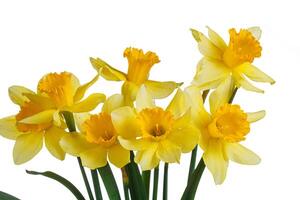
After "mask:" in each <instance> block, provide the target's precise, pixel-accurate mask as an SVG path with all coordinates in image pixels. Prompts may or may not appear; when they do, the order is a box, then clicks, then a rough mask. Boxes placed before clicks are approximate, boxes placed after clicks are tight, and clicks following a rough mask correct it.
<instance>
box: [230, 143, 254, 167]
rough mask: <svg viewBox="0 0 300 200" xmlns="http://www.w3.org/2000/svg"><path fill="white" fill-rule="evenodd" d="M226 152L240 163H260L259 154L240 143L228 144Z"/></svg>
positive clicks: (231, 158)
mask: <svg viewBox="0 0 300 200" xmlns="http://www.w3.org/2000/svg"><path fill="white" fill-rule="evenodd" d="M226 153H227V156H228V158H229V159H230V160H232V161H234V162H237V163H240V164H244V165H257V164H259V163H260V157H259V156H258V155H256V154H255V153H254V152H252V151H251V150H249V149H247V148H246V147H244V146H243V145H240V144H238V143H228V144H226Z"/></svg>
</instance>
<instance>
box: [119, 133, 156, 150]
mask: <svg viewBox="0 0 300 200" xmlns="http://www.w3.org/2000/svg"><path fill="white" fill-rule="evenodd" d="M118 140H119V142H120V144H121V145H122V146H123V147H124V148H125V149H128V150H133V151H140V150H144V149H147V148H148V147H149V146H151V144H152V142H150V141H149V140H145V139H124V138H123V137H121V136H119V137H118Z"/></svg>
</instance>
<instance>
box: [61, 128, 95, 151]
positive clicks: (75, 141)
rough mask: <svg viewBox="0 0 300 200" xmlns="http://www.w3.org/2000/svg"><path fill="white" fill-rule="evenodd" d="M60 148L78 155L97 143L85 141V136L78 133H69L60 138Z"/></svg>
mask: <svg viewBox="0 0 300 200" xmlns="http://www.w3.org/2000/svg"><path fill="white" fill-rule="evenodd" d="M59 144H60V146H61V148H62V149H63V150H64V151H65V152H67V153H68V154H71V155H73V156H79V154H80V153H81V152H84V151H87V150H89V149H92V148H95V147H96V146H97V145H95V144H92V143H89V142H87V140H86V139H85V136H84V135H82V134H78V133H70V134H67V135H65V136H64V137H62V138H61V140H60V142H59Z"/></svg>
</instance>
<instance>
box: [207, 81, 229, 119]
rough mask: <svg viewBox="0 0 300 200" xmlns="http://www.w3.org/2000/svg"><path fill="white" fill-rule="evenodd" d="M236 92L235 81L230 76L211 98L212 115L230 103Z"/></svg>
mask: <svg viewBox="0 0 300 200" xmlns="http://www.w3.org/2000/svg"><path fill="white" fill-rule="evenodd" d="M233 90H234V81H233V80H232V78H231V77H230V76H229V77H228V78H226V79H225V80H224V81H223V82H222V83H221V84H220V85H219V86H218V87H217V88H216V90H214V91H213V92H212V93H211V95H210V97H209V105H210V113H212V114H213V113H215V112H216V111H217V110H218V109H219V108H220V107H221V106H223V105H224V104H226V103H228V101H229V100H230V98H231V96H232V93H233Z"/></svg>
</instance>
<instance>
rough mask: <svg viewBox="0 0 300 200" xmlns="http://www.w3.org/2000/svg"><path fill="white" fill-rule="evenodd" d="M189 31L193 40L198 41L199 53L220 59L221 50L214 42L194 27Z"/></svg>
mask: <svg viewBox="0 0 300 200" xmlns="http://www.w3.org/2000/svg"><path fill="white" fill-rule="evenodd" d="M191 31H192V35H193V36H194V38H195V40H196V41H197V42H198V48H199V51H200V53H202V54H203V55H204V56H207V57H210V58H213V59H218V60H221V59H222V56H223V54H222V51H221V50H220V49H219V48H218V47H216V46H215V45H214V43H212V42H211V41H210V40H209V39H208V38H207V37H206V36H205V35H204V34H203V33H201V32H199V31H197V30H194V29H191Z"/></svg>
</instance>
